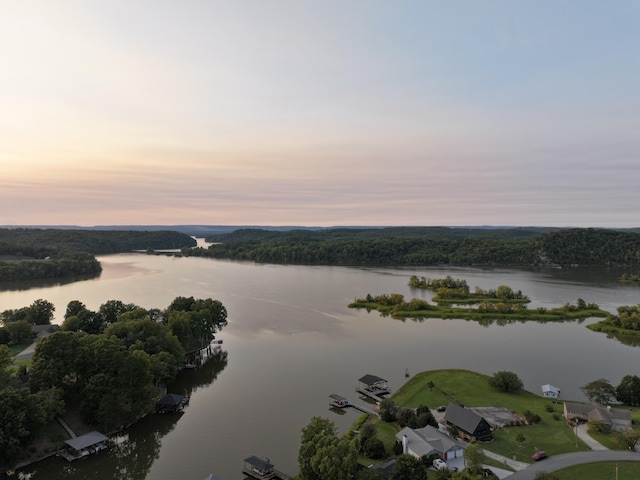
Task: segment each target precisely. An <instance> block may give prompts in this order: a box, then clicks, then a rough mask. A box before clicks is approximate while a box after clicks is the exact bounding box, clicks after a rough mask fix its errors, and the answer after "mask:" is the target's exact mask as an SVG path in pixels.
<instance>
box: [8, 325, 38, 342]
mask: <svg viewBox="0 0 640 480" xmlns="http://www.w3.org/2000/svg"><path fill="white" fill-rule="evenodd" d="M5 328H6V329H7V331H8V332H9V344H10V345H20V344H22V343H27V342H30V341H31V340H33V337H35V333H34V331H33V328H32V327H31V324H30V323H29V322H25V321H24V320H21V321H19V322H11V323H9V324H7V326H6V327H5Z"/></svg>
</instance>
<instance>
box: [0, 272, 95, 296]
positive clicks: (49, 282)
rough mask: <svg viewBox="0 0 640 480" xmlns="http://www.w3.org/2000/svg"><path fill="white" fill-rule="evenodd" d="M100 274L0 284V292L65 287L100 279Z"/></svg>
mask: <svg viewBox="0 0 640 480" xmlns="http://www.w3.org/2000/svg"><path fill="white" fill-rule="evenodd" d="M100 275H101V272H97V273H91V274H87V275H73V276H70V277H63V278H45V279H40V280H23V281H16V282H0V291H3V292H17V291H23V290H31V289H32V288H47V287H58V286H61V285H67V284H69V283H75V282H82V281H84V280H91V279H92V278H98V277H100Z"/></svg>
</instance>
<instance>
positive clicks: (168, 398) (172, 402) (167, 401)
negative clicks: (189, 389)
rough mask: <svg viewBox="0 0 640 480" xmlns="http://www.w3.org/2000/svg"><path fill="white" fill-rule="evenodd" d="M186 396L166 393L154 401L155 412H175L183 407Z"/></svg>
mask: <svg viewBox="0 0 640 480" xmlns="http://www.w3.org/2000/svg"><path fill="white" fill-rule="evenodd" d="M186 404H187V397H185V396H184V395H178V394H177V393H168V394H166V395H165V396H164V397H162V398H161V399H160V400H158V402H157V403H156V413H177V412H181V411H182V410H183V409H184V406H185V405H186Z"/></svg>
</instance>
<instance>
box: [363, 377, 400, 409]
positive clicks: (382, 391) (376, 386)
mask: <svg viewBox="0 0 640 480" xmlns="http://www.w3.org/2000/svg"><path fill="white" fill-rule="evenodd" d="M356 392H358V393H359V394H360V395H363V396H365V397H369V398H370V399H372V400H374V401H375V402H376V403H380V402H381V401H382V400H384V398H382V395H388V394H390V393H391V390H389V385H388V383H387V381H386V380H385V379H384V378H380V377H378V376H376V375H365V376H364V377H362V378H360V380H359V384H358V386H357V387H356Z"/></svg>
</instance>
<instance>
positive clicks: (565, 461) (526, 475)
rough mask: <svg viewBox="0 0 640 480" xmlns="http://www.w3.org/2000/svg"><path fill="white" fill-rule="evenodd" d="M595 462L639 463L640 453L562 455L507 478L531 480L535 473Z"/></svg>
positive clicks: (511, 479)
mask: <svg viewBox="0 0 640 480" xmlns="http://www.w3.org/2000/svg"><path fill="white" fill-rule="evenodd" d="M595 462H640V453H638V452H622V451H618V450H593V451H591V452H576V453H562V454H560V455H552V456H550V457H549V458H546V459H545V460H541V461H539V462H537V463H534V464H532V465H529V466H528V467H527V468H525V469H524V470H520V471H518V472H515V473H513V474H512V475H509V477H508V478H509V480H533V479H534V478H535V476H536V473H537V472H542V471H544V472H555V471H556V470H561V469H563V468H566V467H572V466H574V465H580V464H583V463H595Z"/></svg>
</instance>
